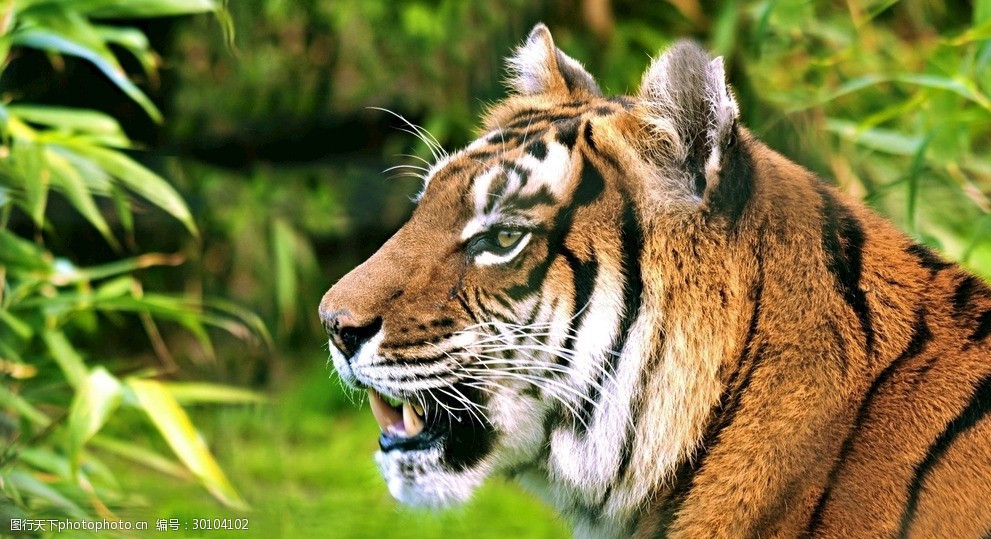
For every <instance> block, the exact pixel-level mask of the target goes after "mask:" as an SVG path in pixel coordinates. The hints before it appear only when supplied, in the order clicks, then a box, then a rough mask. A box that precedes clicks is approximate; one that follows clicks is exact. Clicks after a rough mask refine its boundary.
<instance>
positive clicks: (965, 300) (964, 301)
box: [953, 275, 979, 318]
mask: <svg viewBox="0 0 991 539" xmlns="http://www.w3.org/2000/svg"><path fill="white" fill-rule="evenodd" d="M975 290H979V285H978V281H977V277H974V276H973V275H967V276H966V277H964V278H963V279H961V281H960V282H959V283H957V288H956V289H955V290H954V291H953V314H954V316H956V317H957V318H959V317H961V316H963V315H965V314H966V313H967V306H968V305H970V300H971V298H972V297H973V295H974V291H975Z"/></svg>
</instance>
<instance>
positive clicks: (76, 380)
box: [41, 329, 87, 390]
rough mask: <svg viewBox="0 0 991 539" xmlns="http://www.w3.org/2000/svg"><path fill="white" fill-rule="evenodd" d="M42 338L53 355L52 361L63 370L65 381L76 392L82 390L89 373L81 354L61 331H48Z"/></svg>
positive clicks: (43, 333)
mask: <svg viewBox="0 0 991 539" xmlns="http://www.w3.org/2000/svg"><path fill="white" fill-rule="evenodd" d="M41 338H42V340H43V341H45V344H46V345H47V346H48V351H49V353H51V355H52V359H54V360H55V362H56V363H58V366H59V367H60V368H61V369H62V374H64V375H65V379H66V380H67V381H68V382H69V385H71V386H72V387H73V388H75V389H76V390H80V389H81V387H82V385H83V384H84V383H85V380H86V377H87V373H86V362H85V361H83V358H82V356H80V355H79V352H77V351H76V349H75V348H73V346H72V343H70V342H69V339H67V338H66V336H65V334H64V333H62V332H61V331H59V330H55V329H49V330H46V331H44V332H42V334H41Z"/></svg>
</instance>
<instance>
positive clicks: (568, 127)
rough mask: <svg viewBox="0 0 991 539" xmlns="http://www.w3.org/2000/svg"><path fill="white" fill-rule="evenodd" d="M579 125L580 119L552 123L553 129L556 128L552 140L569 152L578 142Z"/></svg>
mask: <svg viewBox="0 0 991 539" xmlns="http://www.w3.org/2000/svg"><path fill="white" fill-rule="evenodd" d="M580 125H581V118H569V119H567V120H561V121H557V122H554V127H555V128H557V132H556V133H554V139H555V140H557V141H558V142H559V143H561V144H563V145H564V146H565V147H566V148H568V149H569V150H570V149H572V148H574V147H575V143H576V142H578V128H579V127H580Z"/></svg>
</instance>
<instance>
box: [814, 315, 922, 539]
mask: <svg viewBox="0 0 991 539" xmlns="http://www.w3.org/2000/svg"><path fill="white" fill-rule="evenodd" d="M931 339H932V332H931V331H930V330H929V326H928V325H927V324H926V318H925V311H924V310H919V311H918V312H917V313H916V319H915V325H914V326H913V328H912V338H911V339H910V340H909V342H908V345H906V347H905V350H903V351H902V353H901V354H900V355H899V356H898V357H897V358H895V360H894V361H892V362H891V363H890V364H889V365H888V366H887V367H885V368H884V370H883V371H881V373H880V374H879V375H878V376H877V378H875V379H874V381H873V382H872V383H871V386H870V388H868V390H867V393H866V394H865V395H864V399H863V400H862V401H861V403H860V408H859V409H858V410H857V415H856V418H855V419H854V422H853V426H852V427H851V428H850V432H849V433H848V434H847V437H846V438H845V439H844V440H843V445H841V446H840V452H839V455H837V457H836V460H835V461H834V462H833V467H832V468H831V469H830V470H829V476H828V478H827V480H826V487H825V488H824V489H823V492H822V495H820V496H819V500H818V501H817V502H816V506H815V509H814V510H813V511H812V517H811V518H810V519H809V525H808V528H807V529H806V535H807V536H810V537H811V536H812V535H814V533H813V532H815V530H817V529H818V528H819V526H821V525H822V513H823V511H824V510H825V508H826V503H827V502H828V501H829V498H830V496H831V495H832V493H833V488H835V486H836V481H837V480H838V479H839V475H840V471H841V470H842V469H843V466H844V465H845V464H846V462H847V459H848V458H849V457H850V453H852V452H853V446H854V443H855V442H856V440H857V437H858V436H859V435H860V431H861V429H863V427H864V423H866V422H867V416H868V415H869V414H870V408H871V404H872V403H873V402H874V398H875V397H877V394H878V391H880V389H881V386H883V385H884V384H886V383H887V382H888V380H890V379H891V377H892V376H894V374H895V371H897V370H898V369H899V368H901V366H902V365H903V364H904V363H905V362H906V361H908V360H909V359H911V358H913V357H915V356H917V355H919V354H921V353H922V351H923V350H924V349H925V347H926V344H927V343H928V342H929V341H930V340H931Z"/></svg>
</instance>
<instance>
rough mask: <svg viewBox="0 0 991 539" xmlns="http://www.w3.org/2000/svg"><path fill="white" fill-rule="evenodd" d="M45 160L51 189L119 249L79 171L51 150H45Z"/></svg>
mask: <svg viewBox="0 0 991 539" xmlns="http://www.w3.org/2000/svg"><path fill="white" fill-rule="evenodd" d="M45 158H46V159H47V160H48V165H49V166H50V167H51V171H52V187H54V188H55V189H56V190H57V191H59V192H60V193H62V194H63V195H65V198H66V199H68V200H69V203H70V204H72V207H73V208H75V209H76V211H78V212H79V213H80V215H82V216H83V217H84V218H86V220H87V221H89V223H90V224H91V225H93V228H96V229H97V230H98V231H99V232H100V235H101V236H103V238H104V239H105V240H107V243H109V244H110V245H111V246H112V247H113V248H115V249H117V248H119V246H120V244H119V243H117V239H116V238H114V235H113V233H112V232H111V231H110V225H108V224H107V221H106V219H104V218H103V214H102V213H100V209H99V208H97V206H96V201H94V200H93V195H92V194H91V192H90V190H89V189H88V188H87V186H86V181H85V180H84V179H83V176H82V174H80V173H79V170H78V169H76V167H74V166H73V165H72V162H71V161H69V160H68V159H66V158H65V157H64V156H63V155H60V154H59V153H58V151H56V150H54V149H52V148H46V149H45Z"/></svg>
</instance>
